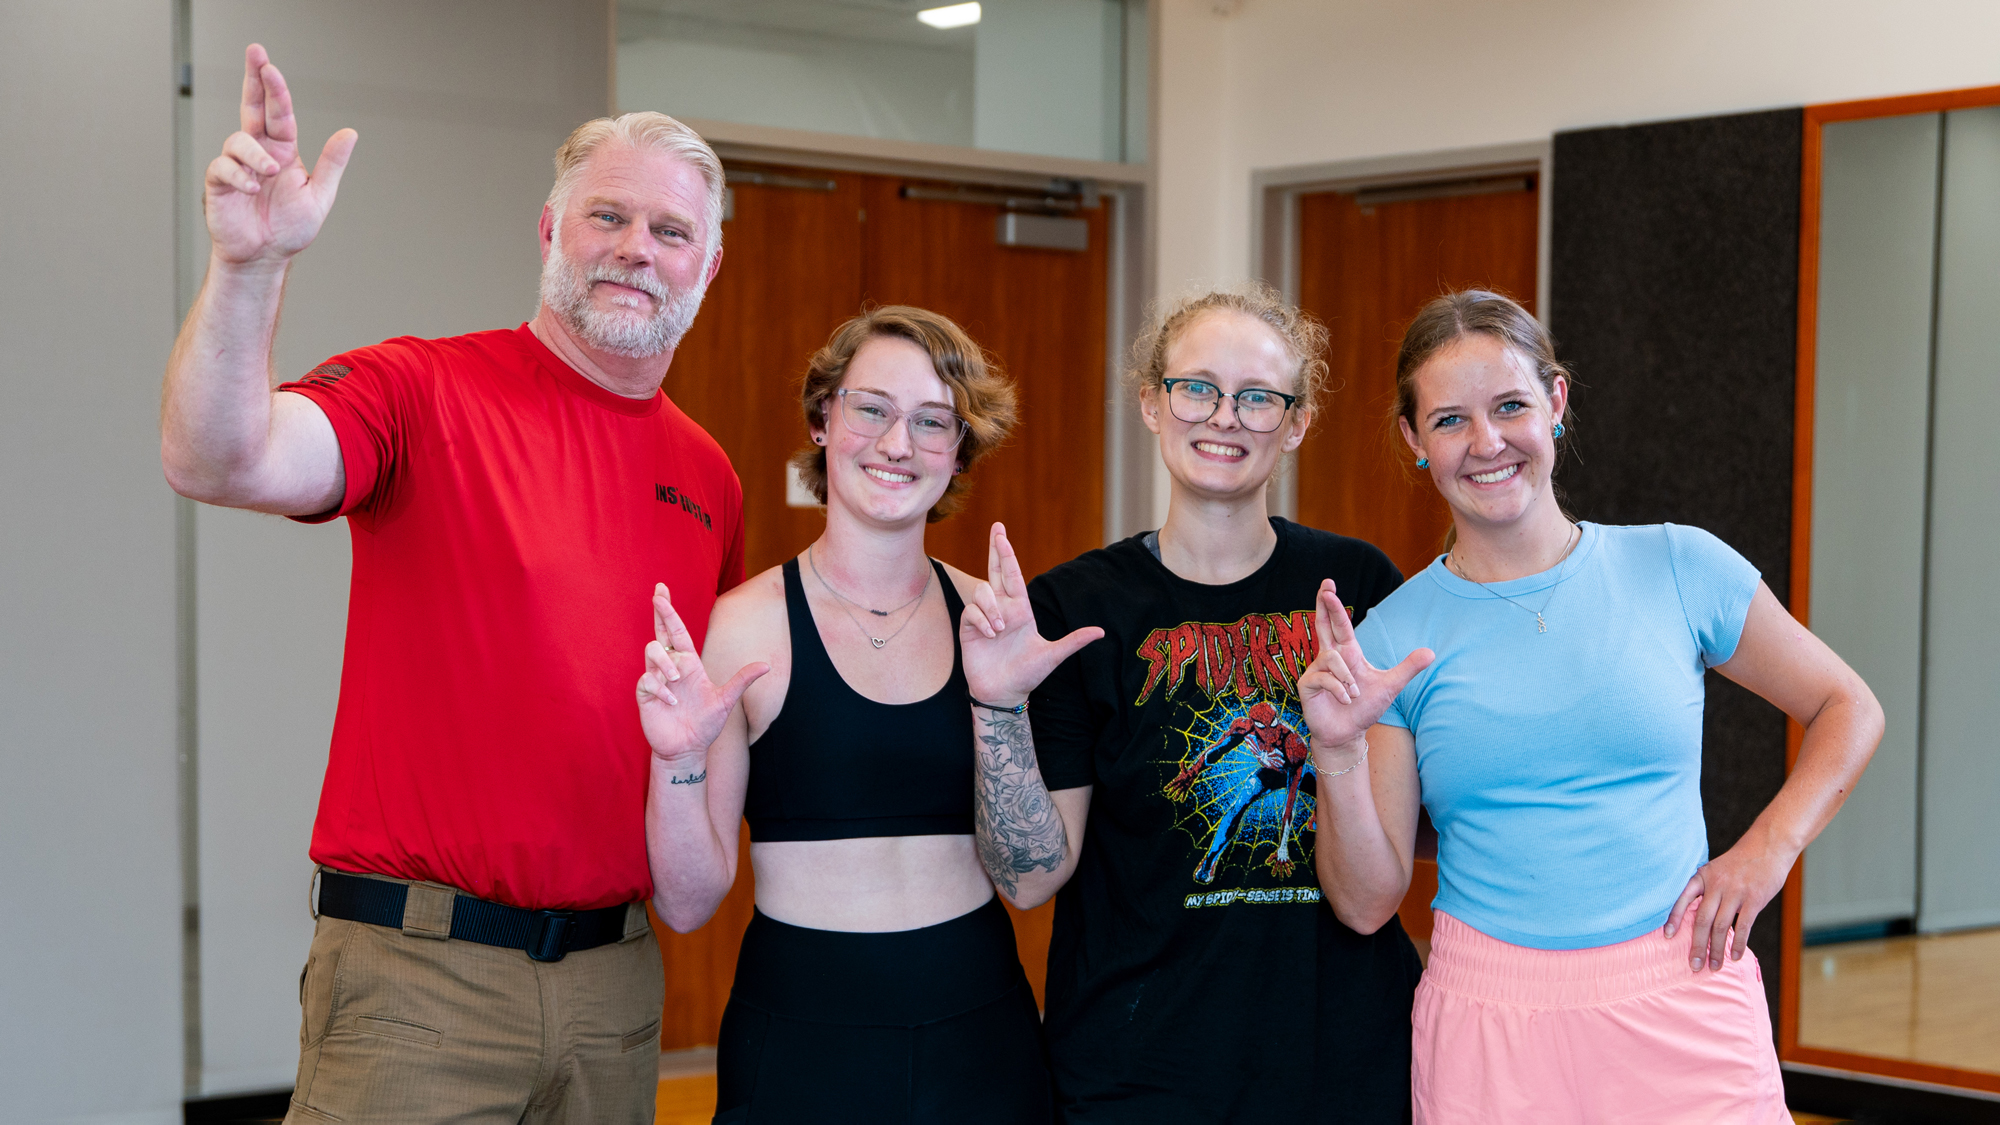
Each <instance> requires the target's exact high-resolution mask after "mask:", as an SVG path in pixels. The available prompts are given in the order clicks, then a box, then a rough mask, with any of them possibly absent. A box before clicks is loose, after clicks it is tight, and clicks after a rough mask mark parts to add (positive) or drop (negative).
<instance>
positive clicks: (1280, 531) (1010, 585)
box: [961, 289, 1419, 1123]
mask: <svg viewBox="0 0 2000 1125" xmlns="http://www.w3.org/2000/svg"><path fill="white" fill-rule="evenodd" d="M1324 347H1325V332H1324V330H1323V329H1321V328H1320V327H1319V326H1318V325H1317V324H1315V323H1313V322H1312V321H1311V320H1310V319H1309V318H1307V317H1306V316H1305V315H1304V314H1302V313H1300V312H1299V310H1297V309H1295V308H1291V307H1289V306H1286V305H1284V304H1283V303H1282V301H1280V300H1279V299H1278V298H1277V296H1276V295H1275V294H1274V293H1271V292H1270V291H1268V290H1264V289H1252V290H1248V291H1244V292H1218V293H1209V294H1205V295H1203V296H1200V297H1197V298H1193V299H1189V300H1184V301H1181V302H1179V303H1177V304H1174V305H1173V306H1171V307H1170V308H1168V309H1166V310H1165V312H1164V314H1163V315H1162V317H1161V318H1160V320H1159V321H1158V322H1157V323H1156V324H1155V326H1154V327H1153V328H1152V330H1151V331H1149V332H1148V333H1147V335H1146V336H1145V337H1144V338H1143V339H1142V340H1141V341H1140V343H1139V346H1138V348H1137V350H1136V352H1135V358H1136V362H1135V364H1134V370H1133V372H1132V376H1131V381H1132V382H1133V383H1134V384H1135V386H1136V389H1137V391H1138V394H1139V404H1140V412H1141V414H1142V416H1143V418H1144V420H1145V423H1146V426H1147V427H1148V428H1149V429H1151V430H1152V431H1153V432H1154V433H1155V434H1157V435H1159V441H1160V455H1161V459H1162V461H1163V462H1164V463H1165V465H1166V469H1167V472H1168V474H1169V477H1170V479H1171V491H1170V497H1171V499H1170V504H1169V507H1168V512H1167V519H1166V522H1165V524H1164V525H1163V526H1162V527H1161V528H1160V529H1159V531H1157V532H1148V533H1146V534H1143V535H1137V536H1134V537H1132V538H1130V539H1127V540H1125V541H1123V542H1120V543H1115V544H1113V545H1111V546H1110V547H1107V548H1104V549H1103V550H1098V551H1091V552H1089V553H1088V554H1085V555H1083V556H1081V557H1080V558H1077V559H1075V560H1072V561H1071V562H1068V563H1065V564H1063V565H1062V566H1059V567H1056V568H1055V569H1054V570H1051V571H1050V572H1048V573H1047V574H1044V575H1042V576H1041V577H1039V578H1037V579H1035V580H1034V581H1033V582H1032V583H1025V584H1024V583H1023V582H1022V581H1021V577H1020V571H1019V567H1018V566H1017V565H1016V564H1015V563H1014V559H1013V552H1012V550H1011V548H1009V547H1008V545H1007V542H1006V538H1005V536H1004V534H1002V533H999V532H998V531H996V533H995V535H994V538H993V548H992V552H991V557H990V559H989V562H988V569H989V576H988V581H987V585H986V588H984V589H982V590H980V591H978V592H977V593H976V594H975V595H974V598H973V601H972V604H971V605H970V606H968V608H967V611H966V626H965V628H964V629H963V631H962V633H961V637H962V640H961V644H962V646H963V648H964V652H965V666H966V678H967V682H968V685H969V686H970V688H971V690H972V693H973V698H974V699H975V700H977V701H978V702H977V703H976V704H975V705H974V707H973V713H974V724H975V730H976V737H977V761H978V772H977V786H978V789H977V792H978V798H979V799H978V809H979V813H978V839H979V856H980V859H981V861H982V862H983V863H984V864H985V866H986V870H987V873H988V874H989V875H991V876H992V877H993V881H994V882H995V883H996V884H997V885H998V886H999V887H1000V890H1001V893H1003V894H1005V895H1006V896H1007V897H1008V898H1009V900H1010V901H1012V902H1013V903H1014V904H1015V905H1017V906H1031V905H1034V904H1035V903H1038V902H1042V901H1044V900H1046V899H1048V898H1049V897H1050V896H1051V895H1054V896H1055V897H1056V917H1055V933H1054V940H1053V942H1052V944H1051V947H1050V951H1049V975H1048V996H1047V1012H1046V1024H1045V1026H1046V1028H1047V1033H1048V1038H1049V1052H1050V1063H1051V1073H1052V1076H1053V1077H1054V1079H1055V1085H1056V1094H1057V1112H1058V1115H1059V1116H1060V1117H1061V1118H1062V1119H1063V1120H1067V1121H1076V1122H1084V1121H1088V1122H1092V1123H1097V1122H1109V1123H1123V1122H1132V1123H1139V1122H1149V1123H1150V1122H1156V1121H1232V1122H1233V1121H1287V1122H1298V1123H1320V1122H1334V1121H1340V1122H1383V1123H1397V1122H1402V1121H1404V1120H1406V1117H1407V1114H1408V1112H1409V1058H1410V1055H1409V1034H1410V1032H1409V1026H1410V1025H1409V1013H1410V998H1411V995H1412V993H1413V991H1414V989H1415V987H1416V980H1417V975H1418V972H1419V965H1418V961H1417V954H1416V950H1415V948H1414V947H1413V946H1412V945H1411V944H1410V941H1409V939H1408V937H1406V936H1405V935H1404V934H1403V931H1402V929H1401V927H1400V926H1399V925H1397V923H1396V922H1395V921H1394V919H1393V918H1391V919H1389V920H1388V921H1387V922H1386V924H1384V923H1380V922H1378V923H1377V924H1376V925H1375V926H1370V927H1368V930H1367V931H1360V930H1357V929H1352V928H1349V927H1348V926H1347V925H1345V924H1343V923H1342V922H1341V921H1340V920H1339V919H1338V918H1336V917H1335V916H1334V913H1333V912H1332V911H1331V910H1329V909H1328V905H1327V902H1326V897H1327V895H1326V894H1323V893H1322V885H1321V872H1320V869H1318V868H1316V866H1315V863H1316V858H1317V857H1316V855H1315V838H1316V836H1318V835H1319V834H1321V833H1324V832H1325V831H1327V830H1328V828H1329V824H1328V820H1327V813H1326V811H1325V809H1324V806H1323V805H1321V804H1319V803H1318V796H1317V792H1318V789H1319V785H1320V779H1319V777H1318V774H1317V770H1316V766H1315V764H1314V762H1313V761H1312V759H1311V757H1310V755H1309V752H1308V745H1309V744H1308V741H1307V739H1308V736H1309V733H1310V732H1309V731H1308V730H1307V727H1306V723H1305V719H1304V714H1303V712H1302V710H1301V704H1300V701H1299V691H1298V679H1299V676H1300V675H1301V674H1302V673H1303V672H1304V671H1305V669H1306V668H1307V666H1308V665H1310V664H1311V663H1312V661H1313V659H1314V652H1315V644H1316V641H1315V637H1314V622H1313V614H1314V601H1315V597H1316V595H1317V592H1318V590H1319V587H1320V583H1321V582H1322V581H1323V580H1325V579H1327V578H1332V579H1333V580H1334V581H1335V582H1337V583H1338V585H1339V589H1340V591H1341V594H1342V596H1343V598H1344V599H1345V600H1346V601H1347V602H1348V603H1349V604H1350V605H1352V606H1353V607H1354V610H1355V612H1356V614H1357V615H1359V614H1361V613H1364V612H1365V611H1366V610H1367V609H1368V607H1369V606H1371V605H1373V604H1374V603H1375V602H1377V601H1379V600H1380V599H1382V598H1383V597H1385V596H1386V595H1387V594H1388V593H1389V592H1390V591H1391V590H1393V589H1395V588H1396V585H1397V584H1398V582H1400V581H1401V576H1400V575H1399V574H1398V573H1397V572H1396V569H1395V567H1394V566H1393V565H1392V564H1391V563H1390V562H1389V560H1388V558H1387V557H1386V556H1384V555H1383V554H1382V552H1380V551H1378V550H1376V549H1375V548H1374V547H1372V546H1370V545H1368V544H1367V543H1363V542H1361V541H1359V540H1355V539H1348V538H1344V537H1341V536H1337V535H1330V534H1327V533H1325V532H1321V531H1315V530H1312V529H1310V528H1305V527H1300V526H1298V525H1297V524H1294V523H1291V522H1289V521H1287V520H1283V519H1274V518H1270V517H1269V516H1267V515H1266V511H1267V508H1266V497H1267V493H1268V490H1269V487H1270V482H1271V478H1272V475H1273V474H1274V473H1275V471H1276V470H1277V468H1278V465H1279V463H1280V461H1281V460H1282V459H1283V457H1284V456H1285V455H1286V454H1288V453H1290V452H1291V451H1292V450H1294V449H1296V448H1297V447H1298V445H1299V443H1300V442H1301V441H1303V440H1304V438H1305V434H1306V430H1307V428H1308V427H1309V426H1310V425H1311V419H1312V410H1313V407H1314V405H1315V400H1316V398H1317V395H1318V393H1319V390H1320V388H1321V385H1322V384H1323V382H1324V381H1325V375H1326V364H1325V362H1324V361H1323V360H1322V359H1321V358H1320V352H1321V351H1322V350H1323V349H1324ZM975 610H977V611H978V612H977V613H976V614H975V612H974V611H975ZM1071 630H1077V631H1079V632H1081V631H1083V630H1088V631H1090V633H1091V634H1092V635H1095V634H1096V633H1097V632H1098V631H1100V630H1101V632H1102V634H1103V636H1104V639H1103V640H1102V641H1099V642H1097V643H1094V644H1089V645H1086V646H1084V647H1083V648H1081V650H1080V651H1078V652H1077V653H1076V654H1075V655H1073V656H1069V657H1067V658H1061V657H1060V655H1059V653H1057V652H1056V651H1055V650H1056V649H1057V647H1058V646H1057V645H1056V644H1055V643H1054V642H1053V641H1044V640H1043V639H1042V638H1043V637H1049V638H1055V637H1063V638H1065V643H1067V642H1068V641H1070V640H1073V639H1074V638H1075V637H1076V636H1078V635H1079V633H1078V632H1071ZM1024 702H1025V703H1026V704H1027V706H1026V709H1025V711H1020V713H1016V712H1017V710H1019V709H1020V707H1021V705H1022V704H1023V703H1024ZM1086 819H1087V820H1088V825H1089V831H1088V833H1087V834H1086V832H1085V823H1086ZM1327 891H1328V893H1329V894H1330V893H1331V891H1332V888H1328V889H1327Z"/></svg>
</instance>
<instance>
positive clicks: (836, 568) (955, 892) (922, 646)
mask: <svg viewBox="0 0 2000 1125" xmlns="http://www.w3.org/2000/svg"><path fill="white" fill-rule="evenodd" d="M803 400H804V401H803V406H804V409H805V416H806V423H807V426H808V428H809V429H810V430H811V433H812V440H813V444H812V445H810V446H808V447H806V448H805V449H804V450H802V451H801V452H800V454H799V455H798V456H797V457H795V458H794V459H793V463H794V465H795V466H797V468H798V469H799V471H800V475H801V477H802V478H803V479H804V480H805V482H806V484H807V486H808V487H810V488H812V489H813V490H814V492H815V494H816V495H817V496H818V497H819V498H820V499H821V500H822V501H823V502H824V503H825V505H826V531H825V533H824V534H823V535H821V536H820V538H819V539H818V540H817V541H815V542H814V543H813V544H812V545H811V546H810V547H808V548H807V549H806V550H805V551H804V552H803V553H802V554H801V555H799V556H798V557H797V558H795V559H792V560H790V561H788V562H786V563H785V564H784V565H783V566H781V567H777V568H774V569H772V570H769V571H766V572H765V573H763V574H761V575H758V576H757V577H755V578H752V579H750V580H749V581H748V582H746V583H744V584H743V585H741V586H739V587H737V588H736V589H735V590H732V591H730V592H729V593H728V594H725V595H723V597H722V598H721V600H719V601H718V602H717V603H716V609H715V614H714V617H713V619H712V622H711V625H710V628H709V632H708V645H707V650H706V651H705V652H704V653H702V655H701V656H700V658H697V657H696V656H695V654H694V653H692V652H691V651H689V649H690V648H691V645H690V644H689V643H688V641H687V639H686V633H685V631H684V630H681V629H680V628H679V622H678V619H677V618H676V617H675V615H674V612H673V607H672V605H671V604H670V602H669V601H668V598H667V594H666V591H664V590H661V591H659V592H658V593H656V595H655V598H654V612H655V615H656V618H657V620H658V622H659V634H660V635H659V639H658V640H656V641H655V642H654V643H653V644H651V645H649V646H648V647H647V649H646V665H647V671H646V674H645V676H644V678H642V679H641V680H640V681H639V709H640V717H641V720H642V723H643V725H644V727H645V730H646V736H647V739H648V741H649V742H650V743H651V744H652V747H653V759H652V788H651V792H650V796H649V801H648V805H647V830H648V853H649V856H650V859H651V863H652V870H653V881H654V887H655V895H654V900H653V902H654V906H655V908H656V909H657V910H658V912H659V914H660V916H661V917H662V918H663V919H665V920H666V922H667V924H668V925H670V926H672V927H673V928H674V929H676V930H680V931H683V932H685V931H687V930H691V929H693V928H695V927H696V926H699V925H701V924H702V923H703V922H706V921H707V920H708V918H709V916H710V915H712V914H713V913H714V912H715V908H716V906H717V905H718V904H719V903H720V902H721V900H722V896H723V895H724V894H726V893H727V892H728V890H729V887H730V885H731V884H732V883H733V882H734V881H735V877H736V864H737V854H736V853H737V839H738V836H737V832H738V823H739V820H743V819H747V820H748V821H749V825H750V841H751V843H750V861H751V863H752V865H753V866H754V868H755V870H756V889H757V908H756V913H755V914H754V916H753V918H752V920H751V923H750V927H749V930H748V932H746V933H745V935H744V938H743V947H742V952H741V954H740V956H739V957H738V960H737V968H736V980H735V985H734V987H733V988H732V990H731V993H730V1000H729V1006H728V1008H727V1010H726V1011H725V1012H724V1013H723V1018H722V1032H721V1041H720V1043H719V1044H718V1047H717V1059H716V1078H717V1093H718V1098H717V1113H716V1118H715V1119H716V1121H717V1122H797V1121H905V1120H916V1121H951V1122H991V1123H993V1125H1017V1123H1018V1125H1032V1123H1037V1122H1046V1121H1048V1120H1049V1119H1050V1095H1049V1085H1048V1076H1047V1066H1046V1063H1045V1062H1044V1061H1043V1050H1042V1044H1041V1039H1040V1032H1041V1029H1040V1026H1039V1023H1038V1020H1037V1018H1036V1012H1035V999H1034V995H1033V993H1032V992H1031V991H1030V990H1029V987H1028V982H1027V978H1026V976H1025V975H1024V974H1023V973H1022V971H1021V963H1020V960H1019V957H1018V955H1017V954H1016V952H1015V945H1014V931H1013V926H1012V924H1011V922H1010V921H1009V920H1008V917H1007V912H1006V910H1005V909H1004V908H1003V907H1002V906H1001V904H1000V902H999V901H998V900H997V899H996V897H995V896H994V893H993V884H992V883H991V881H989V880H988V878H987V876H986V872H985V871H984V870H983V868H982V866H981V863H980V859H979V856H978V854H977V851H976V849H975V848H974V845H973V797H972V789H973V784H972V772H973V771H972V762H971V760H970V758H969V756H968V754H967V749H968V747H969V746H970V744H971V743H972V741H973V729H972V724H971V722H970V720H969V716H968V715H967V712H966V705H965V697H966V686H965V679H964V675H963V671H962V668H961V664H960V662H959V658H958V651H957V635H958V618H959V615H960V612H961V606H962V605H963V603H964V600H965V598H966V597H967V596H968V595H970V594H971V593H972V592H973V591H974V590H975V589H976V588H977V587H979V586H980V585H981V583H979V582H978V580H976V579H973V578H970V577H968V576H966V575H964V574H962V573H960V572H958V571H956V570H954V569H952V568H951V567H947V566H944V565H942V564H940V563H937V562H935V561H933V560H931V559H930V558H928V557H927V556H926V555H925V552H924V528H925V526H926V524H927V523H928V522H929V521H931V520H936V519H941V518H943V517H944V516H945V515H946V514H948V513H949V512H950V511H952V510H953V509H955V508H956V507H957V506H958V503H959V502H960V497H961V496H962V495H963V493H964V490H965V487H966V478H965V477H964V476H962V475H960V474H962V473H964V471H965V470H966V469H967V468H969V467H970V466H971V465H972V464H973V462H975V461H977V460H978V459H979V458H980V457H981V456H982V455H983V454H984V453H986V452H987V451H988V450H991V449H992V448H993V447H994V446H996V445H998V444H999V442H1000V440H1001V439H1002V438H1003V437H1005V436H1006V433H1007V430H1008V429H1009V427H1011V426H1012V424H1013V421H1014V391H1013V387H1012V386H1011V384H1009V383H1008V382H1007V381H1006V380H1005V379H1003V378H1002V377H1001V376H1000V374H999V373H998V372H997V371H994V370H992V369H991V368H990V366H989V365H988V363H987V361H986V358H985V356H984V355H983V353H982V352H981V351H980V349H979V346H978V345H977V344H975V343H974V342H973V341H972V340H971V339H970V338H968V337H967V336H966V335H965V333H964V332H963V331H962V330H960V329H959V327H958V326H957V325H955V324H953V323H952V322H951V321H949V320H946V319H945V318H944V317H941V316H938V315H937V314H935V313H930V312H925V311H924V310H922V309H913V308H905V307H897V306H890V307H885V308H878V309H876V310H874V311H872V312H869V313H867V314H864V315H862V316H859V317H856V318H854V319H853V320H850V321H848V322H847V323H846V324H844V325H842V326H841V327H840V328H839V329H838V330H836V331H835V332H834V334H833V338H832V339H831V340H830V341H829V342H828V344H827V346H826V347H825V348H822V349H821V350H820V351H819V352H818V354H816V355H814V356H813V358H812V361H811V365H810V367H809V370H808V371H807V374H806V379H805V387H804V395H803ZM764 667H768V669H769V671H768V672H764V671H762V669H763V668H764ZM760 672H761V675H760ZM711 674H712V675H714V676H715V677H716V679H717V680H720V679H721V678H723V677H724V676H733V677H734V678H733V679H731V680H730V681H729V683H728V685H727V686H726V687H724V688H717V687H716V686H715V685H714V683H713V682H712V681H711V680H710V678H709V677H710V675H711ZM746 685H747V688H746ZM739 697H740V701H739Z"/></svg>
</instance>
